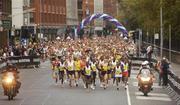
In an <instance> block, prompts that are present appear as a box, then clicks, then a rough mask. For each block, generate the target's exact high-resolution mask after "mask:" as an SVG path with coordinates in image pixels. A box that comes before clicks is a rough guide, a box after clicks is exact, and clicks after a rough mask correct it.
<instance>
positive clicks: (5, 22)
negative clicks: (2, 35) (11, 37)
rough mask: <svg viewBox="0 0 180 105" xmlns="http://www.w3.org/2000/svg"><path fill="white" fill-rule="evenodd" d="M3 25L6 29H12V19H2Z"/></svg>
mask: <svg viewBox="0 0 180 105" xmlns="http://www.w3.org/2000/svg"><path fill="white" fill-rule="evenodd" d="M2 27H3V28H5V29H11V21H10V20H2Z"/></svg>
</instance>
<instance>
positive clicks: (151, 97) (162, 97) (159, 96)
mask: <svg viewBox="0 0 180 105" xmlns="http://www.w3.org/2000/svg"><path fill="white" fill-rule="evenodd" d="M138 72H139V71H138V70H137V69H135V70H132V71H131V76H130V79H131V85H132V86H133V87H134V88H136V90H135V92H134V95H135V97H136V99H137V100H144V101H163V102H170V101H172V99H171V98H170V97H169V95H167V94H166V93H161V92H158V89H162V86H159V85H158V83H157V81H155V83H153V89H155V90H156V91H151V92H150V93H148V96H144V94H143V93H142V92H140V91H139V90H138V81H137V78H136V77H137V74H138ZM156 78H157V77H156Z"/></svg>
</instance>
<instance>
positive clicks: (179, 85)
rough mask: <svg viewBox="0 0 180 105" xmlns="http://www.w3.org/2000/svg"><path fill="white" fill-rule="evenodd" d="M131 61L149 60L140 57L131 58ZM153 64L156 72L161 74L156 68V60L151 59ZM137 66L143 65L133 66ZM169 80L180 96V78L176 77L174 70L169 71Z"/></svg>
mask: <svg viewBox="0 0 180 105" xmlns="http://www.w3.org/2000/svg"><path fill="white" fill-rule="evenodd" d="M131 60H139V61H145V60H147V58H139V57H131ZM151 62H152V63H153V67H154V68H155V70H156V71H157V72H158V73H159V70H157V68H156V67H155V64H156V63H157V60H156V59H151ZM133 65H135V66H140V65H141V64H137V63H135V64H133ZM168 75H169V78H168V84H169V86H170V87H171V88H172V89H173V90H174V91H175V92H176V93H177V94H179V95H180V77H179V76H177V75H175V74H174V73H173V72H172V70H169V72H168Z"/></svg>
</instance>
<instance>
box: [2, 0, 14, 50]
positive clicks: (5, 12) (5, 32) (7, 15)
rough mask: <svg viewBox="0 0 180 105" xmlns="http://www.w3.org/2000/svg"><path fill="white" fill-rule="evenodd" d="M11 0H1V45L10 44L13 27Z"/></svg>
mask: <svg viewBox="0 0 180 105" xmlns="http://www.w3.org/2000/svg"><path fill="white" fill-rule="evenodd" d="M11 4H12V2H11V0H0V47H1V48H4V47H5V46H8V44H9V43H8V42H9V37H10V34H9V33H10V29H11V23H12V19H11V12H12V11H11Z"/></svg>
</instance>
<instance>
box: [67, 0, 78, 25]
mask: <svg viewBox="0 0 180 105" xmlns="http://www.w3.org/2000/svg"><path fill="white" fill-rule="evenodd" d="M77 6H78V1H77V0H66V24H67V25H68V26H77V25H78V9H77V8H78V7H77Z"/></svg>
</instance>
